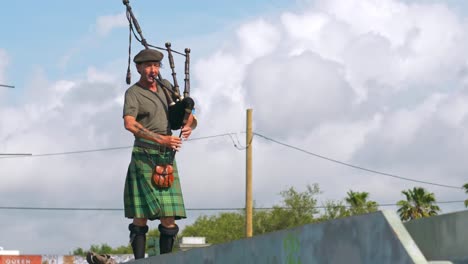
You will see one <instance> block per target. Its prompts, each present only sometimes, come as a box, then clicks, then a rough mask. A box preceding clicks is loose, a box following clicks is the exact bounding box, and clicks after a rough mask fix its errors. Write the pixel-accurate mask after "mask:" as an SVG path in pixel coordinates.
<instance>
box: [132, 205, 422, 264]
mask: <svg viewBox="0 0 468 264" xmlns="http://www.w3.org/2000/svg"><path fill="white" fill-rule="evenodd" d="M208 242H209V241H208ZM132 263H134V264H147V263H167V264H175V263H193V264H198V263H199V264H208V263H223V264H224V263H226V264H229V263H242V264H247V263H257V264H258V263H333V264H339V263H362V264H366V263H369V264H374V263H379V264H385V263H388V264H394V263H401V264H403V263H427V261H426V259H425V257H424V256H423V254H422V253H421V252H420V251H419V249H418V247H417V246H416V244H415V243H414V241H413V240H412V238H411V237H410V235H409V234H408V232H407V231H406V229H405V228H404V226H403V224H402V223H401V221H400V220H399V218H398V216H397V215H396V214H395V213H394V212H390V211H385V212H376V213H372V214H367V215H360V216H353V217H348V218H343V219H336V220H332V221H327V222H323V223H317V224H310V225H305V226H301V227H297V228H293V229H287V230H281V231H277V232H272V233H269V234H264V235H259V236H254V237H252V238H248V239H241V240H237V241H233V242H229V243H224V244H218V245H213V246H210V247H207V248H201V249H192V250H188V251H184V252H178V253H173V254H166V255H161V256H155V257H151V258H147V259H141V260H137V261H134V262H132Z"/></svg>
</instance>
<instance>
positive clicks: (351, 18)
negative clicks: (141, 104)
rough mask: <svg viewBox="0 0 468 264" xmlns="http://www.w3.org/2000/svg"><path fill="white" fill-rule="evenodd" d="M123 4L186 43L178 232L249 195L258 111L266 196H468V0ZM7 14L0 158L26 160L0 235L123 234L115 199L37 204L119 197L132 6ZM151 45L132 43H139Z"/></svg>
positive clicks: (111, 238) (1, 189) (47, 5)
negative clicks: (190, 128)
mask: <svg viewBox="0 0 468 264" xmlns="http://www.w3.org/2000/svg"><path fill="white" fill-rule="evenodd" d="M130 2H131V5H132V7H133V11H134V12H135V15H136V16H137V18H138V21H139V22H140V26H141V28H142V30H143V34H144V36H145V38H146V39H147V40H148V41H149V42H150V43H151V44H153V45H156V46H164V43H165V42H167V41H170V42H171V43H172V47H173V48H174V49H176V50H179V51H183V49H184V48H186V47H188V48H191V50H192V65H191V89H192V97H193V98H194V99H195V103H196V111H197V114H198V117H199V127H198V129H197V130H196V131H195V132H194V133H193V135H192V137H193V139H197V140H192V141H187V142H185V143H184V146H183V148H182V150H181V151H180V152H179V153H178V154H177V159H178V163H179V167H180V168H179V169H180V173H181V179H182V185H183V186H182V187H183V190H184V195H185V201H186V207H187V208H188V209H189V211H188V216H189V218H188V219H186V220H182V221H180V222H179V225H180V226H181V227H183V226H185V225H187V224H191V223H192V222H193V221H194V220H195V219H196V217H197V216H199V215H200V214H212V213H216V212H217V211H209V210H206V209H209V208H215V209H216V208H218V209H221V208H240V207H242V206H244V204H245V201H244V197H245V191H244V189H245V151H244V150H243V149H242V147H244V146H245V130H246V128H245V125H246V120H245V118H246V110H247V109H248V108H251V109H253V119H254V124H253V127H254V132H255V133H257V135H256V136H255V137H254V140H253V142H252V144H253V155H254V157H253V177H254V179H253V190H254V199H255V203H256V206H258V207H270V206H272V205H274V204H278V203H279V202H280V201H281V196H280V195H279V193H280V192H281V191H282V190H285V189H287V188H289V187H294V188H295V189H296V190H298V191H304V190H305V189H306V186H307V185H309V184H314V183H317V184H319V186H320V189H321V190H322V194H321V195H320V196H319V201H320V203H323V202H325V201H327V200H337V199H342V198H343V197H344V196H345V195H346V192H347V191H349V190H353V191H366V192H369V193H370V198H371V199H372V200H375V201H377V202H378V203H381V204H395V203H396V202H397V201H398V200H400V199H403V195H402V194H401V191H402V190H405V189H410V188H413V187H415V186H420V187H424V188H426V189H427V190H428V191H430V192H433V193H434V194H435V196H436V199H437V200H438V201H441V202H450V201H462V200H464V199H466V198H467V197H466V194H465V193H464V192H463V191H462V190H461V189H459V188H458V187H461V186H462V185H463V184H465V183H467V182H468V177H466V175H465V173H466V172H467V171H468V167H467V165H466V158H465V157H466V156H468V50H467V49H466V47H467V45H468V30H467V28H468V27H467V17H468V4H466V3H460V2H461V1H442V0H440V1H429V0H426V1H422V0H418V1H410V0H406V1H401V0H316V1H306V0H298V1H286V0H256V1H247V0H245V1H244V0H243V1H235V4H234V2H233V1H229V2H228V1H226V2H222V1H215V0H202V1H197V2H196V3H195V2H193V3H192V2H190V3H187V1H182V0H177V1H171V2H170V4H169V2H168V1H157V2H158V5H157V6H156V5H154V3H155V2H156V1H149V0H145V1H143V0H140V1H130ZM159 2H160V3H159ZM2 10H3V11H4V12H2V16H1V17H0V25H1V26H0V28H1V33H2V36H1V41H0V84H6V85H14V86H15V88H5V87H0V153H2V154H12V153H31V154H33V155H32V156H29V157H12V156H0V176H1V178H0V179H1V184H0V207H1V208H0V246H1V247H4V248H5V249H9V250H20V251H21V252H22V253H23V254H68V253H70V252H71V251H73V250H74V249H75V248H77V247H82V248H85V249H87V248H89V246H90V245H91V244H101V243H108V244H109V245H111V246H113V247H115V246H120V245H125V244H126V243H127V242H128V231H127V225H128V223H129V222H130V221H129V220H128V219H125V218H124V216H123V211H120V210H37V209H38V208H49V209H53V208H62V209H66V208H71V209H73V208H75V209H76V208H88V209H93V208H96V209H120V208H122V207H123V184H124V179H125V175H126V170H127V166H128V163H129V160H130V151H131V148H130V146H131V145H132V141H133V136H132V135H131V134H130V133H129V132H127V131H126V130H125V129H124V128H123V122H122V117H121V113H122V104H123V94H124V91H125V89H126V88H127V87H128V86H127V85H126V84H125V73H126V67H127V59H128V57H127V56H128V22H127V20H126V18H125V13H124V11H125V8H124V6H123V5H122V2H121V1H117V0H115V1H91V0H85V1H58V0H57V1H53V0H46V1H32V0H17V1H8V2H5V3H2ZM141 48H142V46H141V45H140V44H139V43H137V42H136V41H135V39H133V42H132V56H133V55H134V54H136V52H137V51H138V50H139V49H141ZM176 62H177V63H178V65H177V67H178V69H177V72H178V78H179V83H180V84H182V83H183V67H182V65H183V61H182V59H181V58H177V60H176ZM166 65H168V63H166ZM169 70H170V69H169V67H165V69H164V70H163V76H165V77H167V78H168V79H170V78H169V77H170V73H169ZM132 71H133V81H135V80H136V77H137V76H136V71H135V70H134V68H132ZM228 133H230V134H231V136H230V137H229V136H223V134H228ZM236 146H237V147H236ZM70 152H74V153H70ZM75 152H78V153H75ZM317 155H320V156H321V157H324V158H328V160H327V159H324V158H320V157H318V156H317ZM339 162H341V163H339ZM343 163H346V164H349V165H352V166H355V167H354V168H353V167H350V166H345V165H343ZM356 167H361V168H363V169H367V171H366V170H362V169H358V168H356ZM369 170H372V171H375V172H371V171H369ZM376 172H380V173H381V174H379V173H376ZM389 175H391V176H389ZM392 176H394V177H392ZM398 177H400V178H398ZM423 182H426V183H423ZM25 207H26V208H30V209H27V210H26V209H24V208H25ZM440 207H441V208H442V210H443V213H449V212H454V211H460V210H464V209H465V208H464V206H463V203H462V202H454V203H442V204H440ZM11 208H18V209H11ZM19 208H23V209H19ZM204 209H205V210H204ZM382 209H387V210H396V207H394V206H387V207H382ZM218 212H219V211H218ZM156 227H157V223H150V228H156Z"/></svg>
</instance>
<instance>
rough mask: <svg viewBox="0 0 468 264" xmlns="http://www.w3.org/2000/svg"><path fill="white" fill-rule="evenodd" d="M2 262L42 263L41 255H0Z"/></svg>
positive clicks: (18, 263) (13, 263) (7, 263)
mask: <svg viewBox="0 0 468 264" xmlns="http://www.w3.org/2000/svg"><path fill="white" fill-rule="evenodd" d="M0 264H42V256H40V255H20V256H8V255H5V256H0Z"/></svg>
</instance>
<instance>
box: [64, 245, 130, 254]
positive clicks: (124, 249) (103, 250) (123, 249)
mask: <svg viewBox="0 0 468 264" xmlns="http://www.w3.org/2000/svg"><path fill="white" fill-rule="evenodd" d="M88 251H92V252H94V253H96V254H132V253H133V251H132V248H131V246H130V245H128V246H120V247H117V248H112V247H110V246H109V245H108V244H105V243H104V244H101V245H91V247H90V248H89V249H88V250H83V248H77V249H75V250H73V252H72V253H71V254H72V255H76V256H86V254H87V253H88Z"/></svg>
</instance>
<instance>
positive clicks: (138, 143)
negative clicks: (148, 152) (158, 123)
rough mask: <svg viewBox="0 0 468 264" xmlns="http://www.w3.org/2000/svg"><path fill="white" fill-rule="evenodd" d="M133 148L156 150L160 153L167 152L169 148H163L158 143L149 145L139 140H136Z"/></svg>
mask: <svg viewBox="0 0 468 264" xmlns="http://www.w3.org/2000/svg"><path fill="white" fill-rule="evenodd" d="M133 146H135V147H140V148H146V149H154V150H157V151H159V152H166V151H167V150H168V148H167V147H166V146H162V145H160V144H158V143H149V142H146V141H142V140H138V139H135V142H134V143H133Z"/></svg>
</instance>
